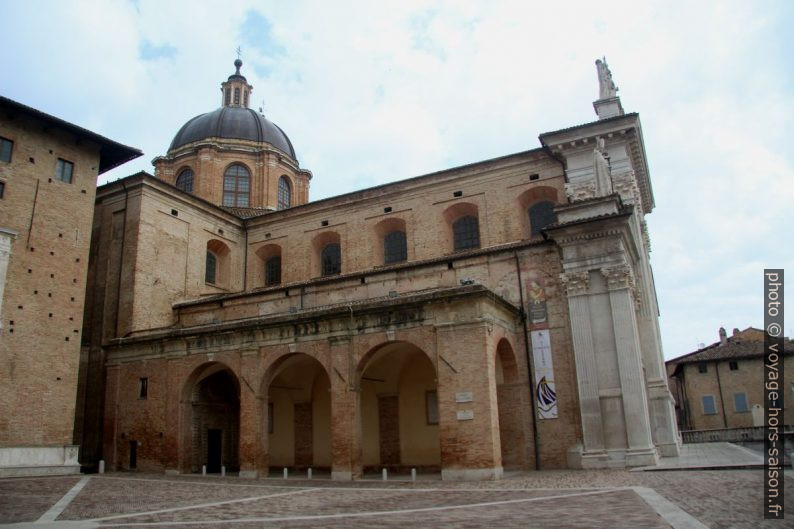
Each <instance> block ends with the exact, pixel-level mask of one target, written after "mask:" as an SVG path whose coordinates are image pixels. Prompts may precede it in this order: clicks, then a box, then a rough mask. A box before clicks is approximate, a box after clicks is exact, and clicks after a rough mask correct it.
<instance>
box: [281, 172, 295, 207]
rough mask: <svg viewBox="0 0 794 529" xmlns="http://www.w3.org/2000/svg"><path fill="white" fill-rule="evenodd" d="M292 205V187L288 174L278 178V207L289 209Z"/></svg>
mask: <svg viewBox="0 0 794 529" xmlns="http://www.w3.org/2000/svg"><path fill="white" fill-rule="evenodd" d="M291 205H292V189H291V188H290V185H289V180H287V177H286V176H282V177H281V178H279V179H278V209H287V208H288V207H290V206H291Z"/></svg>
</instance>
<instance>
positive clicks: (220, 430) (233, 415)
mask: <svg viewBox="0 0 794 529" xmlns="http://www.w3.org/2000/svg"><path fill="white" fill-rule="evenodd" d="M181 393H182V399H181V403H182V406H181V408H182V409H181V420H180V429H181V432H180V439H181V443H180V445H181V450H180V452H181V454H180V467H181V469H182V471H183V472H200V471H201V469H202V467H204V466H206V469H207V472H209V473H213V472H220V471H221V467H225V468H226V470H228V471H232V472H233V471H236V470H238V469H239V466H240V465H239V456H238V451H239V439H240V381H239V378H238V376H237V374H236V373H235V372H234V370H233V369H232V368H231V367H229V366H228V365H226V364H224V363H222V362H206V363H203V364H201V365H199V366H197V367H196V368H195V369H194V370H193V371H192V372H191V374H190V375H189V376H188V377H187V379H186V380H185V383H184V384H183V386H182V390H181Z"/></svg>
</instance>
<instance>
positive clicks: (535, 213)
mask: <svg viewBox="0 0 794 529" xmlns="http://www.w3.org/2000/svg"><path fill="white" fill-rule="evenodd" d="M556 221H557V216H556V215H555V214H554V203H553V202H549V201H547V200H544V201H543V202H537V203H536V204H533V205H532V206H531V207H530V208H529V226H530V228H531V232H530V233H531V235H532V237H534V236H535V235H540V230H542V229H543V228H545V227H546V226H548V225H549V224H552V223H553V222H556Z"/></svg>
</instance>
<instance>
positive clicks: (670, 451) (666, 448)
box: [656, 442, 681, 457]
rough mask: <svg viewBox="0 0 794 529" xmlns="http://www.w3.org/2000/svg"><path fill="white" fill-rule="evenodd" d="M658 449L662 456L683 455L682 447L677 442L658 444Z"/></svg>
mask: <svg viewBox="0 0 794 529" xmlns="http://www.w3.org/2000/svg"><path fill="white" fill-rule="evenodd" d="M656 449H657V450H659V455H661V456H662V457H678V456H679V455H681V447H680V446H679V445H678V443H677V442H674V443H665V444H660V445H656Z"/></svg>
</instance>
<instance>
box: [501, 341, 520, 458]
mask: <svg viewBox="0 0 794 529" xmlns="http://www.w3.org/2000/svg"><path fill="white" fill-rule="evenodd" d="M494 378H495V380H496V402H497V406H498V410H499V439H500V444H501V452H502V467H503V468H504V469H505V470H514V469H519V468H524V466H525V464H526V455H525V453H524V450H523V449H524V429H523V427H522V424H523V421H522V419H521V417H522V409H523V402H524V399H522V398H521V395H522V391H523V392H526V390H527V387H526V385H525V384H521V383H520V382H519V378H518V365H517V364H516V359H515V354H514V352H513V348H512V346H511V345H510V342H508V341H507V340H506V339H504V338H503V339H502V340H500V341H499V344H498V345H497V346H496V362H495V373H494Z"/></svg>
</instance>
